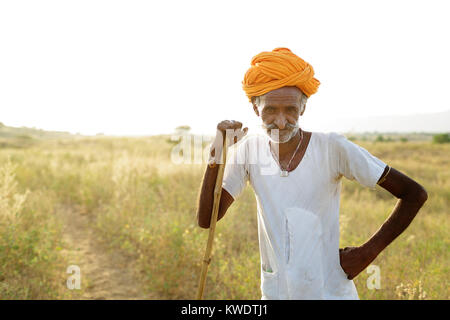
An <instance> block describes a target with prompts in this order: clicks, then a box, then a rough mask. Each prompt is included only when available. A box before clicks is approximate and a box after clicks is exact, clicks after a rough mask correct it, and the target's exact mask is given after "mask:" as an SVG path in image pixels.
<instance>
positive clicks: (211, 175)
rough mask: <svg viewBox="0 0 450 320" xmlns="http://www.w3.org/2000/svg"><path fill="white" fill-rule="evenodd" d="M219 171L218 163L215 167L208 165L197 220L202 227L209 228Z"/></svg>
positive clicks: (199, 199) (201, 190)
mask: <svg viewBox="0 0 450 320" xmlns="http://www.w3.org/2000/svg"><path fill="white" fill-rule="evenodd" d="M218 172H219V166H218V165H216V166H215V167H214V168H210V167H209V166H206V171H205V174H204V176H203V181H202V186H201V189H200V194H199V198H198V206H197V208H198V209H197V222H198V225H199V226H200V227H202V228H209V224H210V222H211V212H212V207H213V204H214V187H215V185H216V179H217V174H218Z"/></svg>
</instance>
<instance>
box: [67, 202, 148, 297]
mask: <svg viewBox="0 0 450 320" xmlns="http://www.w3.org/2000/svg"><path fill="white" fill-rule="evenodd" d="M59 212H60V214H61V215H62V216H61V218H62V221H63V222H64V236H63V240H64V243H65V246H64V249H63V250H62V251H61V252H62V253H63V254H64V255H65V256H66V258H67V261H68V263H69V265H77V266H79V268H80V273H81V290H71V293H72V296H73V299H96V300H98V299H101V300H104V299H108V300H109V299H113V300H117V299H126V300H135V299H154V298H152V297H150V296H149V295H145V294H144V293H143V290H142V288H141V286H140V281H139V280H138V277H137V275H136V274H135V273H134V271H135V270H136V268H135V267H134V265H133V261H132V259H130V258H129V257H127V256H125V255H124V254H122V253H120V252H113V251H109V250H108V248H107V247H106V246H105V245H104V244H103V243H102V242H101V241H100V239H98V236H97V235H96V234H95V231H94V230H93V228H92V227H91V224H92V221H90V220H91V219H90V218H89V216H88V215H87V214H82V213H80V212H79V211H77V210H75V209H74V208H71V207H63V208H61V210H60V211H59ZM67 276H70V275H69V274H68V275H67Z"/></svg>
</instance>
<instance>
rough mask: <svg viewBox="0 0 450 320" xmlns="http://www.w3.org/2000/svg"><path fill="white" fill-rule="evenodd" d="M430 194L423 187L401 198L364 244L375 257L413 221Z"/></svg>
mask: <svg viewBox="0 0 450 320" xmlns="http://www.w3.org/2000/svg"><path fill="white" fill-rule="evenodd" d="M427 198H428V196H427V193H426V191H425V190H424V189H423V188H421V187H420V188H417V189H415V191H414V192H411V193H409V194H407V195H406V196H404V197H402V198H399V199H398V201H397V203H396V205H395V207H394V210H393V211H392V213H391V215H390V216H389V218H388V219H387V220H386V221H385V222H384V223H383V225H382V226H381V227H380V229H379V230H378V231H377V232H376V233H375V234H374V235H373V236H372V237H371V238H370V239H369V240H368V241H367V242H366V243H365V244H364V245H363V247H365V248H367V250H368V252H370V254H371V255H372V256H373V258H375V257H376V256H377V255H378V254H379V253H380V252H381V251H383V250H384V249H385V248H386V247H387V246H388V245H389V244H390V243H391V242H392V241H394V239H395V238H397V237H398V236H399V235H400V234H401V233H402V232H403V231H404V230H405V229H406V228H407V227H408V226H409V225H410V223H411V221H412V220H413V219H414V217H415V216H416V214H417V212H418V211H419V209H420V208H421V207H422V206H423V204H424V203H425V201H426V200H427Z"/></svg>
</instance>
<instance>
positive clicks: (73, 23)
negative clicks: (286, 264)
mask: <svg viewBox="0 0 450 320" xmlns="http://www.w3.org/2000/svg"><path fill="white" fill-rule="evenodd" d="M447 3H448V2H446V1H430V0H427V1H379V0H378V1H370V2H369V1H317V0H316V1H279V0H277V1H270V2H269V1H261V0H259V1H236V2H233V1H227V2H225V1H221V2H218V1H111V0H109V1H94V0H90V1H62V0H58V1H18V0H16V1H3V2H0V121H1V122H3V123H4V124H6V125H10V126H29V127H33V126H34V127H37V128H43V129H48V130H64V131H70V132H80V133H84V134H95V133H97V132H103V133H106V134H154V133H170V132H172V131H173V129H174V128H175V127H176V126H178V125H190V126H191V127H192V128H193V131H194V132H197V133H214V131H215V130H214V128H215V126H216V124H217V122H219V121H220V120H223V119H235V120H240V121H242V122H244V124H248V125H250V126H256V125H257V124H258V123H259V122H258V120H259V119H258V118H257V117H256V116H255V115H254V113H253V110H252V108H251V105H250V104H249V102H248V100H247V98H246V96H245V94H244V92H243V90H242V87H241V81H242V78H243V76H244V73H245V71H246V70H247V68H248V67H249V66H250V61H251V58H252V57H253V56H254V55H256V54H258V53H259V52H261V51H270V50H272V49H274V48H276V47H288V48H290V49H291V50H292V51H293V52H294V53H296V54H297V55H299V56H300V57H302V58H303V59H304V60H306V61H308V62H309V63H310V64H311V65H312V66H313V67H314V70H315V72H316V75H315V77H316V78H317V79H319V80H320V81H321V83H322V84H321V86H320V87H319V91H318V92H317V93H316V94H315V95H313V96H311V98H310V99H309V101H308V103H307V106H306V111H305V115H304V117H302V118H301V120H300V124H301V126H302V125H303V127H304V128H306V129H310V130H323V131H327V128H324V127H323V125H322V126H321V123H322V122H327V121H328V122H329V120H330V119H333V118H340V117H348V116H352V117H361V116H366V115H369V116H370V115H390V114H411V113H423V112H434V111H436V112H437V111H443V110H448V109H449V108H450V95H449V92H448V87H449V82H450V81H449V75H450V59H449V57H450V45H449V41H448V35H449V31H450V19H449V17H448V13H449V10H448V9H449V6H448V5H447ZM324 119H325V120H327V121H324Z"/></svg>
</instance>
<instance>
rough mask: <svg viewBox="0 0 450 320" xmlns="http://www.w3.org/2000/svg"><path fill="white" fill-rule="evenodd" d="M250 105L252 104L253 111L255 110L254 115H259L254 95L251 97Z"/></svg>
mask: <svg viewBox="0 0 450 320" xmlns="http://www.w3.org/2000/svg"><path fill="white" fill-rule="evenodd" d="M252 105H253V111H255V113H256V115H257V116H258V117H259V110H258V105H257V104H256V99H255V97H252Z"/></svg>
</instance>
